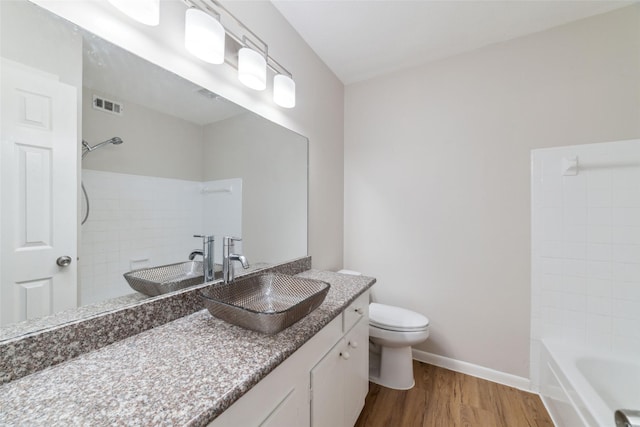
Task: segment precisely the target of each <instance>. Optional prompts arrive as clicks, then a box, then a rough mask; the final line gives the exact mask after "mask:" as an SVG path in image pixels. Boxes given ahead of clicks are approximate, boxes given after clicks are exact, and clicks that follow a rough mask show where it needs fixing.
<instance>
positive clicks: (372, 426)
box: [355, 360, 553, 427]
mask: <svg viewBox="0 0 640 427" xmlns="http://www.w3.org/2000/svg"><path fill="white" fill-rule="evenodd" d="M413 369H414V376H415V380H416V386H415V387H414V388H412V389H411V390H408V391H398V390H391V389H388V388H385V387H380V386H378V385H376V384H372V383H369V394H368V395H367V399H366V402H365V406H364V409H363V410H362V413H361V414H360V418H358V421H357V423H356V426H355V427H378V426H380V427H400V426H402V427H404V426H407V427H413V426H416V427H417V426H421V427H459V426H460V427H462V426H464V427H475V426H480V427H484V426H487V427H527V426H530V427H534V426H538V427H541V426H545V427H547V426H548V427H553V422H552V421H551V418H550V417H549V414H548V413H547V410H546V409H545V407H544V405H543V404H542V401H541V400H540V397H538V395H536V394H532V393H527V392H524V391H521V390H518V389H515V388H512V387H508V386H505V385H501V384H496V383H493V382H491V381H486V380H482V379H479V378H476V377H472V376H469V375H465V374H461V373H458V372H454V371H450V370H448V369H444V368H438V367H436V366H433V365H427V364H425V363H421V362H417V361H415V360H414V362H413Z"/></svg>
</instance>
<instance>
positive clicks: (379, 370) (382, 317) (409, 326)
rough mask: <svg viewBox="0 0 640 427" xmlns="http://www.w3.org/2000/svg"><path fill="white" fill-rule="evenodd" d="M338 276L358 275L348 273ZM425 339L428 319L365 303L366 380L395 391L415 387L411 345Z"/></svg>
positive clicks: (427, 330) (405, 311) (407, 311)
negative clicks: (367, 370) (367, 343)
mask: <svg viewBox="0 0 640 427" xmlns="http://www.w3.org/2000/svg"><path fill="white" fill-rule="evenodd" d="M338 273H342V274H352V275H360V273H358V272H355V271H350V270H340V271H338ZM428 337H429V319H427V318H426V317H424V316H423V315H421V314H419V313H416V312H414V311H411V310H407V309H405V308H400V307H394V306H391V305H385V304H378V303H375V302H372V303H370V304H369V341H370V345H369V381H371V382H372V383H376V384H379V385H381V386H384V387H388V388H393V389H396V390H408V389H410V388H412V387H413V386H414V385H415V380H414V379H413V361H412V360H413V357H412V355H411V346H413V345H416V344H420V343H421V342H423V341H425V340H426V339H427V338H428Z"/></svg>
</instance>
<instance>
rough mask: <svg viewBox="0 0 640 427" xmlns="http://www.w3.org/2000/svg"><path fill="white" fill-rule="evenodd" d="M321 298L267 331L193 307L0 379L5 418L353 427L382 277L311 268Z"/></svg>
mask: <svg viewBox="0 0 640 427" xmlns="http://www.w3.org/2000/svg"><path fill="white" fill-rule="evenodd" d="M299 276H300V277H304V278H310V279H318V280H323V281H326V282H328V283H329V284H330V285H331V289H330V291H329V293H328V294H327V297H326V299H325V301H324V302H323V303H322V305H320V307H318V308H317V309H316V310H314V311H313V312H312V313H310V314H309V315H308V316H306V317H305V318H303V319H302V320H300V321H299V322H297V323H296V324H294V325H292V326H291V327H289V328H287V329H285V330H284V331H282V332H280V333H278V334H275V335H271V336H267V335H263V334H259V333H256V332H252V331H249V330H246V329H243V328H240V327H237V326H233V325H231V324H228V323H225V322H223V321H222V320H219V319H216V318H214V317H212V316H211V315H210V314H209V313H208V312H207V311H206V310H200V311H197V312H195V313H193V314H191V315H188V316H185V317H182V318H180V319H177V320H175V321H173V322H170V323H167V324H165V325H162V326H158V327H156V328H153V329H150V330H148V331H146V332H143V333H140V334H138V335H135V336H132V337H130V338H127V339H124V340H121V341H118V342H116V343H114V344H111V345H109V346H106V347H103V348H101V349H99V350H96V351H93V352H89V353H86V354H83V355H80V356H79V357H77V358H75V359H72V360H69V361H67V362H64V363H61V364H59V365H56V366H53V367H51V368H48V369H45V370H42V371H39V372H36V373H34V374H31V375H28V376H26V377H23V378H20V379H17V380H15V381H12V382H9V383H7V384H5V385H3V386H1V387H0V407H1V408H2V411H0V424H6V425H47V426H50V425H69V424H81V425H88V424H90V425H114V424H125V425H126V424H137V425H160V424H170V425H189V426H206V425H212V426H238V425H243V426H252V425H255V426H258V425H262V426H269V425H272V426H273V425H295V426H308V425H311V426H314V427H317V426H323V425H327V426H329V425H330V426H341V425H344V426H348V425H349V426H350V425H353V424H354V423H355V421H356V419H357V417H358V414H359V413H360V411H361V409H362V406H363V404H364V398H365V396H366V393H367V389H368V380H367V377H368V344H367V343H368V318H367V317H368V303H369V296H368V294H369V292H368V289H369V288H370V287H371V286H372V285H373V283H374V282H375V279H372V278H368V277H362V276H345V275H341V274H337V273H331V272H323V271H317V270H308V271H305V272H303V273H300V274H299Z"/></svg>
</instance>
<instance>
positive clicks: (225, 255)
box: [222, 236, 249, 283]
mask: <svg viewBox="0 0 640 427" xmlns="http://www.w3.org/2000/svg"><path fill="white" fill-rule="evenodd" d="M241 240H242V239H240V238H237V237H229V236H225V237H223V238H222V278H223V280H224V283H231V282H233V264H232V262H233V261H239V262H240V264H242V267H243V268H245V269H247V268H249V262H248V261H247V258H245V256H244V255H240V254H234V253H233V250H234V244H235V242H239V241H241Z"/></svg>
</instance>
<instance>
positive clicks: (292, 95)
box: [0, 0, 296, 108]
mask: <svg viewBox="0 0 640 427" xmlns="http://www.w3.org/2000/svg"><path fill="white" fill-rule="evenodd" d="M0 1H2V0H0ZM182 1H183V2H184V3H185V4H186V5H187V7H188V9H187V11H186V14H185V23H184V46H185V48H186V49H187V51H189V52H190V53H192V54H193V55H195V56H196V57H198V58H200V59H201V60H203V61H205V62H208V63H210V64H223V63H224V62H225V59H229V64H231V65H232V66H233V64H235V60H236V58H235V57H234V56H232V55H230V56H229V58H225V53H226V49H225V41H226V38H227V37H229V40H231V41H232V42H234V43H235V45H239V46H242V47H241V48H240V50H239V51H238V57H237V64H238V80H240V81H241V82H242V83H243V84H244V85H245V86H247V87H249V88H251V89H254V90H264V89H266V87H267V69H269V70H271V71H272V72H273V73H274V78H273V102H274V103H276V104H277V105H279V106H280V107H283V108H293V107H295V105H296V83H295V82H294V81H293V76H292V75H291V73H290V72H289V71H287V70H286V69H285V68H284V67H283V66H282V65H280V64H279V63H278V62H277V61H276V60H275V59H274V58H272V57H271V56H269V46H268V45H267V44H266V43H265V42H264V41H263V40H262V39H261V38H260V37H258V36H257V35H256V33H254V32H253V31H251V30H250V29H249V28H248V27H247V26H246V25H244V24H243V23H242V21H240V20H239V19H238V18H236V17H235V16H234V15H233V14H232V13H231V12H229V11H228V10H227V9H226V8H225V7H224V6H223V5H222V4H221V3H220V2H219V1H218V0H182ZM109 3H111V4H112V5H113V6H114V7H116V8H117V9H118V10H120V11H121V12H123V13H125V14H126V15H128V16H129V17H130V18H133V19H135V20H136V21H138V22H141V23H143V24H146V25H158V24H159V22H160V0H109ZM223 17H224V19H223ZM229 23H231V26H229V25H228V24H229ZM224 24H227V25H224ZM234 43H232V44H234ZM249 45H250V46H251V47H249Z"/></svg>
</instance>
